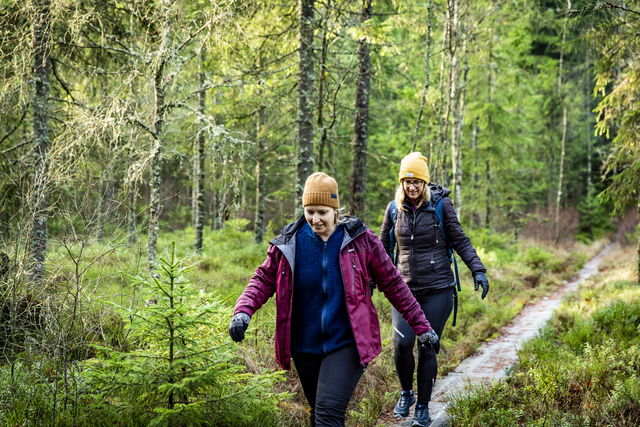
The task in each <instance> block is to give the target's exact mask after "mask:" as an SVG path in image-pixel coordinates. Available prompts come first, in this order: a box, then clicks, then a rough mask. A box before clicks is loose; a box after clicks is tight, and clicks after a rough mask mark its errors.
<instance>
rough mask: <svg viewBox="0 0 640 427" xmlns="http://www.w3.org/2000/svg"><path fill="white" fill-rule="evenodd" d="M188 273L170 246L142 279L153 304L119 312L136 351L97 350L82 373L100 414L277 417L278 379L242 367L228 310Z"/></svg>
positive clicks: (181, 421)
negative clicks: (152, 274)
mask: <svg viewBox="0 0 640 427" xmlns="http://www.w3.org/2000/svg"><path fill="white" fill-rule="evenodd" d="M191 269H192V267H191V266H186V267H185V266H183V265H182V263H181V262H180V261H179V260H177V259H176V256H175V244H173V245H172V250H171V255H170V257H169V259H168V260H165V259H161V260H160V272H159V273H160V274H159V275H158V276H157V277H152V278H138V285H139V286H140V289H141V292H142V293H143V294H144V296H145V300H147V301H148V300H155V303H154V304H145V305H143V306H141V307H137V308H134V309H126V308H123V307H118V309H119V310H120V311H121V312H122V315H123V318H125V319H126V318H128V319H130V325H129V334H128V340H130V343H129V345H128V346H127V347H129V348H131V349H132V350H131V351H128V352H123V351H118V350H115V349H112V348H108V347H105V346H96V347H97V350H98V352H97V358H95V359H92V360H90V361H88V362H87V364H86V368H85V369H84V372H83V374H84V376H85V378H86V380H87V383H88V384H87V385H89V387H90V388H91V389H93V396H94V398H95V399H94V400H93V401H94V402H95V405H94V408H93V409H94V410H96V411H97V412H98V413H100V412H102V411H106V412H113V411H114V410H115V411H116V412H117V413H118V415H119V416H120V417H124V418H123V419H125V420H129V421H131V422H133V423H144V424H150V425H206V424H208V425H211V423H213V424H214V425H215V424H218V423H221V424H220V425H222V424H224V423H226V422H233V423H235V424H236V425H245V424H246V425H250V424H251V423H252V422H253V421H256V420H258V419H260V418H262V419H264V418H265V417H266V418H271V419H273V418H274V417H273V415H274V413H275V411H276V410H277V403H278V402H279V401H281V400H282V399H283V398H284V397H285V396H284V395H283V394H278V393H275V392H274V388H273V385H274V383H275V382H277V381H279V380H281V378H282V375H281V373H279V372H276V373H265V374H260V373H258V374H253V373H248V372H247V369H246V367H244V366H242V365H240V364H239V360H238V356H237V355H236V353H234V348H233V346H232V345H231V343H230V341H229V339H228V337H227V336H226V334H225V332H226V321H227V317H228V309H227V308H225V307H224V306H223V305H222V304H221V302H220V301H216V300H214V299H211V298H207V296H206V295H205V294H204V293H202V292H197V291H196V290H195V289H194V287H193V285H192V284H191V283H190V282H189V280H188V279H187V277H186V274H187V273H188V272H189V271H190V270H191ZM239 400H240V401H239ZM105 406H107V407H105ZM103 413H104V412H103ZM123 419H121V420H123Z"/></svg>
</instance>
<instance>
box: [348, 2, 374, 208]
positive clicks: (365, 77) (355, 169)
mask: <svg viewBox="0 0 640 427" xmlns="http://www.w3.org/2000/svg"><path fill="white" fill-rule="evenodd" d="M371 2H372V0H362V11H361V14H360V23H361V24H363V23H365V22H366V21H367V20H368V19H369V18H371ZM358 64H359V65H358V80H357V82H356V117H355V124H354V141H353V166H352V169H351V197H352V199H351V210H352V213H353V214H354V215H363V214H364V194H365V188H366V173H367V143H368V139H369V93H370V90H371V60H370V58H369V42H368V41H367V39H366V38H365V37H361V38H360V40H358Z"/></svg>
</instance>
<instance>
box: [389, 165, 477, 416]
mask: <svg viewBox="0 0 640 427" xmlns="http://www.w3.org/2000/svg"><path fill="white" fill-rule="evenodd" d="M428 183H429V169H428V166H427V159H426V158H425V157H423V156H422V154H420V153H418V152H415V153H410V154H408V155H407V156H405V157H404V158H403V159H402V162H401V163H400V185H399V186H398V189H397V191H396V197H395V206H397V211H396V212H397V216H396V219H395V224H394V221H393V219H392V218H391V215H390V210H391V209H390V207H391V203H390V204H389V207H387V211H386V212H385V216H384V221H383V223H382V230H381V232H380V233H381V240H382V243H383V245H384V247H385V250H387V252H390V249H391V248H390V246H391V244H390V241H391V235H390V234H389V233H390V231H391V229H392V227H393V237H394V239H395V241H396V242H397V248H398V256H397V264H398V268H399V269H400V272H401V273H402V277H403V278H404V280H405V282H406V283H407V285H408V286H409V289H410V290H411V292H412V294H413V295H414V297H415V298H416V299H417V301H418V303H419V304H420V306H421V307H422V309H423V310H424V313H425V314H426V316H427V319H428V320H429V322H430V324H431V325H432V326H433V328H434V330H435V331H436V334H438V335H439V336H441V335H442V330H443V329H444V325H445V323H446V322H447V319H448V318H449V315H450V314H451V310H452V307H453V301H454V296H455V279H454V276H453V271H452V270H451V263H450V261H449V253H448V248H447V246H448V245H450V246H451V247H452V248H453V249H454V250H455V251H456V253H457V254H458V255H459V256H460V258H462V260H463V261H464V263H465V264H466V265H467V267H469V270H471V273H472V274H473V278H474V282H475V289H476V290H478V289H479V287H480V286H482V298H484V297H485V296H486V295H487V292H488V291H489V282H488V281H487V277H486V276H485V274H484V273H485V268H484V265H483V264H482V261H480V258H479V257H478V254H477V253H476V251H475V249H474V248H473V246H472V245H471V242H470V240H469V238H468V237H467V235H466V234H465V233H464V231H463V230H462V227H461V226H460V223H459V222H458V216H457V215H456V211H455V209H454V208H453V205H452V204H451V200H450V199H449V198H448V197H447V196H448V195H449V193H450V191H449V190H448V189H446V188H443V187H440V186H439V185H435V184H428ZM440 200H441V203H442V216H443V224H442V227H443V229H444V230H441V229H440V226H439V224H438V221H437V217H436V209H435V206H436V204H437V203H438V202H439V201H440ZM442 231H444V232H445V233H446V240H445V238H444V236H442ZM394 257H395V255H394ZM391 318H392V322H393V329H394V334H393V341H394V361H395V365H396V372H397V374H398V379H399V380H400V386H401V387H402V391H401V393H400V398H399V400H398V403H397V404H396V406H395V408H394V410H393V412H394V415H396V416H397V417H406V416H408V415H409V410H410V408H411V406H412V405H413V404H414V403H416V400H417V404H416V409H415V412H414V416H413V420H412V424H411V425H412V426H418V427H424V426H427V425H428V424H429V423H430V421H431V418H430V417H429V406H428V405H429V401H430V400H431V392H432V390H433V385H434V383H435V380H436V375H437V373H438V363H437V359H436V353H438V351H439V350H440V345H439V343H436V344H434V345H433V346H420V350H419V352H418V367H417V368H418V369H417V380H418V393H417V399H416V395H415V394H414V392H413V377H414V371H415V360H414V356H413V347H414V343H415V340H416V336H415V334H414V333H413V331H412V329H411V328H410V327H409V325H408V324H407V322H406V321H405V320H404V319H403V318H402V316H400V315H399V313H398V312H397V311H395V310H392V313H391Z"/></svg>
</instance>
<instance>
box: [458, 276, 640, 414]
mask: <svg viewBox="0 0 640 427" xmlns="http://www.w3.org/2000/svg"><path fill="white" fill-rule="evenodd" d="M618 267H619V266H618ZM598 280H599V278H596V279H595V282H594V283H588V284H587V285H586V286H584V287H583V290H582V291H581V292H580V294H579V295H575V296H573V297H572V298H570V299H569V301H568V302H567V303H565V305H563V306H562V307H561V309H560V310H559V311H558V313H557V314H556V317H555V318H554V320H553V321H552V323H551V325H550V326H549V327H548V328H547V329H545V330H544V332H543V334H542V336H541V337H539V338H536V339H534V340H532V341H530V342H528V343H527V344H526V345H525V347H524V349H523V350H521V351H520V364H519V365H518V366H517V367H516V368H515V369H514V370H513V371H511V373H510V375H509V376H508V377H507V379H506V380H503V381H499V382H498V383H496V384H494V385H492V386H483V387H477V388H474V389H470V390H468V391H467V392H465V393H463V394H461V395H459V396H456V397H455V398H454V399H453V401H452V405H451V406H450V413H451V414H452V416H453V420H454V423H456V424H461V425H469V426H480V425H501V426H507V425H514V424H518V425H545V424H549V423H552V424H553V425H566V426H572V425H629V426H630V425H635V424H637V421H638V419H640V407H638V405H637V397H638V393H639V391H640V338H639V337H640V334H639V333H638V332H639V331H640V293H639V292H638V290H637V287H636V286H635V285H634V284H633V283H632V282H629V281H615V280H611V281H608V282H604V281H600V282H598Z"/></svg>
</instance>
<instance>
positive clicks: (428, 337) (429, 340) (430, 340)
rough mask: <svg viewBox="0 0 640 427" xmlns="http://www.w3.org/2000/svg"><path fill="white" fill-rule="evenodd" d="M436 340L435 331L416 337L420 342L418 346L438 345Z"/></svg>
mask: <svg viewBox="0 0 640 427" xmlns="http://www.w3.org/2000/svg"><path fill="white" fill-rule="evenodd" d="M438 340H439V338H438V334H436V331H434V330H433V329H432V330H430V331H429V332H425V333H424V334H422V335H419V336H418V341H420V344H431V345H436V344H437V343H438Z"/></svg>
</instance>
